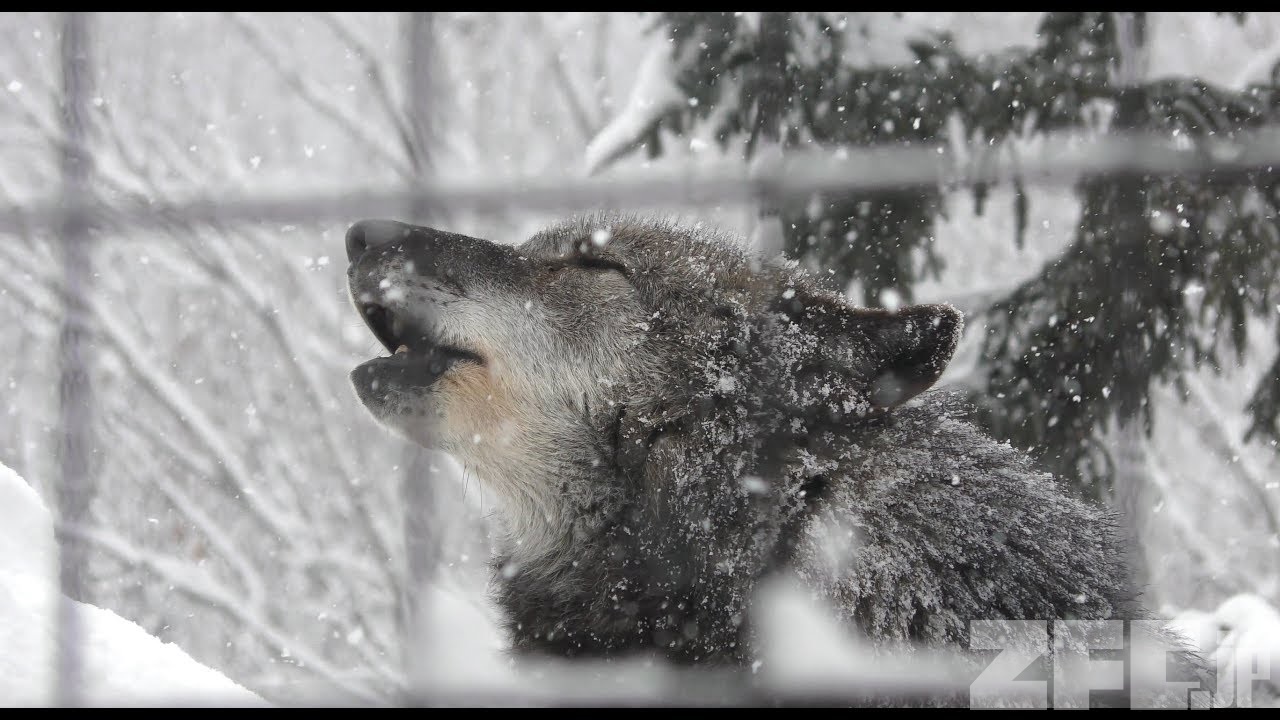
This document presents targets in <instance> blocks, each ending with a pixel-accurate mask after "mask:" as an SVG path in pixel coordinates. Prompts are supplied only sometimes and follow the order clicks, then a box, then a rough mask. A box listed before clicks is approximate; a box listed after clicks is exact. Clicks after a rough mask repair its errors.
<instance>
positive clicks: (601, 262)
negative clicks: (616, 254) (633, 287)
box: [573, 255, 627, 275]
mask: <svg viewBox="0 0 1280 720" xmlns="http://www.w3.org/2000/svg"><path fill="white" fill-rule="evenodd" d="M573 264H574V265H577V266H578V267H584V268H590V269H593V270H615V271H617V272H620V273H622V274H623V275H626V274H627V267H626V266H625V265H623V264H622V263H620V262H615V261H613V260H607V259H605V258H602V257H597V256H595V255H575V256H574V257H573Z"/></svg>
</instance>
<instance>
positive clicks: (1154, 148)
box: [0, 126, 1280, 232]
mask: <svg viewBox="0 0 1280 720" xmlns="http://www.w3.org/2000/svg"><path fill="white" fill-rule="evenodd" d="M1027 145H1028V147H1024V148H1021V149H1019V150H1018V151H1017V152H1016V153H1014V152H1000V150H1002V149H1003V146H1001V145H989V144H987V143H977V144H969V145H964V144H960V145H930V146H918V147H903V146H877V147H866V148H849V149H845V148H841V149H839V150H835V151H832V150H818V149H812V148H796V149H794V150H790V151H787V152H784V153H775V154H772V155H767V156H766V155H762V156H760V157H758V158H757V159H755V160H754V161H752V162H750V163H744V162H742V161H739V160H729V159H717V160H710V161H707V162H699V163H697V164H691V165H688V166H685V167H651V168H647V169H637V170H633V171H629V172H627V173H626V174H625V175H621V174H620V176H619V177H617V178H613V179H609V178H601V177H589V176H587V175H586V174H585V173H577V174H574V173H567V174H563V175H558V176H557V175H548V174H540V175H534V176H527V177H512V178H499V179H494V178H488V177H479V178H447V179H435V180H427V181H423V182H421V183H418V184H416V185H415V186H413V187H405V186H404V185H403V184H399V185H398V186H396V187H388V188H384V189H376V190H353V189H350V188H346V189H335V190H331V191H317V192H313V193H307V194H299V193H291V194H271V193H254V194H252V195H242V196H234V195H225V194H224V195H219V196H217V197H211V196H197V197H190V198H186V199H160V200H147V201H141V200H135V201H106V200H102V199H99V198H95V197H92V196H86V197H78V198H67V199H66V201H65V202H64V201H63V200H61V199H58V200H47V201H36V202H32V203H28V204H26V205H25V206H16V207H9V208H4V209H0V232H20V231H30V230H32V229H50V228H54V227H57V226H58V224H59V223H60V222H61V219H62V218H63V217H64V216H65V214H66V213H67V212H69V211H73V210H74V211H80V212H83V213H85V214H87V215H89V216H90V217H92V218H93V219H94V221H95V225H97V226H100V227H105V228H107V229H122V228H130V227H143V228H145V227H150V228H157V227H164V226H169V225H171V224H172V223H174V222H185V223H189V224H214V225H217V224H225V223H236V222H273V223H297V222H308V221H311V222H324V221H350V220H352V219H355V218H362V217H372V216H385V217H397V216H400V215H401V214H402V213H404V212H405V208H409V207H428V208H430V207H449V208H451V209H458V210H479V211H483V210H511V209H524V210H530V211H571V210H584V209H593V208H642V207H655V206H691V205H701V206H714V205H721V204H743V203H753V202H767V203H776V202H785V201H794V200H804V199H807V198H810V197H813V196H815V195H823V194H829V193H848V192H868V193H872V192H875V191H880V190H892V189H897V188H903V187H927V186H942V187H957V186H964V185H973V184H976V183H999V182H1006V181H1012V180H1015V179H1017V180H1020V181H1021V182H1022V183H1024V184H1028V185H1032V184H1034V185H1062V184H1070V183H1073V182H1075V181H1076V180H1078V179H1079V178H1081V177H1084V176H1109V175H1134V174H1136V175H1151V176H1206V175H1208V176H1212V177H1215V178H1219V179H1223V180H1228V179H1231V178H1233V177H1239V176H1242V175H1245V174H1248V173H1251V172H1257V171H1272V170H1274V169H1275V168H1276V167H1277V166H1280V127H1277V126H1263V127H1259V128H1256V129H1252V130H1248V131H1240V132H1238V133H1234V134H1233V135H1231V136H1230V137H1227V136H1222V135H1218V136H1207V137H1198V138H1192V137H1190V136H1188V135H1185V134H1180V135H1153V134H1145V133H1144V134H1105V135H1097V136H1092V137H1084V136H1080V135H1073V134H1067V133H1051V134H1047V135H1044V136H1041V137H1038V138H1035V139H1034V141H1032V142H1028V143H1027ZM977 157H981V158H982V160H981V161H975V160H972V158H977Z"/></svg>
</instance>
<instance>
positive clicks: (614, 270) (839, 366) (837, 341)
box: [347, 216, 961, 541]
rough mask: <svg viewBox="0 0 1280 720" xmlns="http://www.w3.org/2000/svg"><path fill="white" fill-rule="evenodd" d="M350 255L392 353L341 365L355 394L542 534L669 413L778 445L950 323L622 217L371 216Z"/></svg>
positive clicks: (646, 441) (353, 277) (854, 409)
mask: <svg viewBox="0 0 1280 720" xmlns="http://www.w3.org/2000/svg"><path fill="white" fill-rule="evenodd" d="M347 254H348V258H349V259H350V262H351V264H350V268H349V270H348V280H349V286H350V291H351V296H352V298H353V300H354V302H355V305H356V308H357V310H358V311H359V313H360V315H361V316H362V317H363V318H364V320H365V322H366V323H368V325H369V327H370V328H371V329H372V330H373V333H374V335H376V336H377V338H378V340H379V341H381V343H382V344H383V345H384V346H385V347H386V349H387V350H388V351H389V352H390V355H389V356H385V357H379V358H374V359H372V360H370V361H368V362H366V363H364V364H362V365H360V366H359V367H357V368H356V369H355V370H354V371H353V372H352V373H351V379H352V382H353V384H354V385H355V388H356V391H357V393H358V394H359V396H360V399H361V400H362V401H363V403H364V405H365V406H366V407H367V408H368V409H369V411H370V412H371V413H372V414H373V415H374V417H375V418H376V419H377V420H378V421H379V422H381V423H382V424H384V425H385V426H387V427H389V428H390V429H392V430H393V431H395V432H397V433H399V434H401V435H403V436H405V437H407V438H409V439H411V440H413V441H416V442H418V443H421V444H422V445H425V446H428V447H433V448H437V449H440V450H443V451H445V452H448V453H450V454H452V455H454V456H455V457H457V458H458V459H460V460H461V461H462V462H463V463H464V464H466V465H467V466H468V467H470V468H471V469H473V470H474V472H475V473H476V474H477V475H478V476H479V478H480V479H481V481H482V482H484V483H486V484H487V485H489V486H490V489H491V490H493V491H495V492H496V493H497V494H498V495H499V496H500V497H502V498H503V499H505V500H507V501H508V515H510V516H512V517H510V518H509V519H510V520H512V521H513V522H514V527H515V528H516V530H517V533H520V532H524V533H526V534H529V535H531V536H532V535H537V536H539V537H541V538H543V539H544V540H546V539H551V538H554V537H555V536H557V535H563V534H564V533H566V532H571V531H572V529H573V526H574V525H575V524H576V523H579V522H580V518H579V517H577V516H575V515H574V513H573V512H572V510H571V509H572V508H573V507H575V506H580V507H594V508H599V507H600V506H602V505H608V504H609V503H610V502H611V501H612V499H616V496H617V495H618V493H621V492H623V490H622V489H620V487H619V483H618V482H617V481H616V480H615V478H616V477H619V476H620V475H626V474H628V473H632V474H633V475H634V473H635V472H636V468H642V467H643V465H644V464H645V463H646V462H648V461H649V459H650V456H651V455H652V453H653V452H654V450H655V446H660V445H661V444H662V438H663V435H664V429H666V428H670V427H673V426H676V425H679V426H680V427H681V428H682V430H681V432H682V436H683V437H684V438H686V440H687V439H688V437H689V434H690V433H693V434H694V435H700V436H701V437H702V440H703V441H705V442H703V443H702V445H708V444H712V443H714V442H715V440H714V438H713V437H712V436H714V435H716V434H717V433H730V434H736V435H739V436H744V437H745V436H750V437H752V438H754V439H755V440H754V441H757V442H759V443H767V442H776V443H781V445H783V446H787V444H788V443H792V442H795V443H800V444H803V438H804V436H805V435H806V433H808V432H810V431H812V430H814V429H815V428H816V426H819V425H821V426H826V427H830V426H838V425H849V426H853V425H857V424H859V423H865V422H873V421H874V419H875V418H877V417H878V416H880V415H882V414H884V413H885V412H886V411H888V410H890V409H892V408H893V407H894V406H896V405H899V404H901V403H903V402H905V401H907V400H909V399H910V398H912V397H913V396H915V395H916V394H918V393H920V392H922V391H923V390H925V389H926V388H928V387H929V386H930V385H932V384H933V383H934V382H935V381H936V380H937V379H938V377H939V376H940V375H941V373H942V371H943V369H944V368H945V366H946V364H947V362H948V360H949V359H950V357H951V354H952V352H953V351H954V349H955V345H956V341H957V338H958V336H959V330H960V326H961V318H960V315H959V313H958V312H957V311H956V310H955V309H953V308H951V307H950V306H943V305H926V306H914V307H907V308H903V309H901V310H898V311H896V312H890V311H886V310H878V309H858V308H853V307H850V306H849V305H847V304H846V303H845V302H844V300H843V299H842V297H841V296H839V295H837V294H834V293H830V292H826V291H823V290H821V289H819V287H818V286H817V285H816V284H815V283H814V282H813V281H812V280H811V279H809V278H807V277H805V276H804V275H802V274H801V273H799V272H797V271H794V270H793V269H790V268H787V267H779V266H773V265H769V264H766V263H763V262H761V261H759V260H757V259H755V258H753V257H752V256H751V255H750V254H749V253H747V252H746V251H744V250H743V249H742V248H741V247H740V246H739V244H738V243H736V242H735V241H734V240H732V239H731V238H729V237H727V236H724V235H721V234H718V233H715V232H712V231H708V230H706V229H702V228H696V227H695V228H688V227H678V226H675V225H669V224H664V223H661V222H653V221H647V220H639V219H635V218H629V217H622V216H597V217H588V218H584V219H579V220H573V221H570V222H567V223H564V224H562V225H559V226H556V227H553V228H551V229H549V230H546V231H544V232H541V233H539V234H537V235H535V236H534V237H533V238H531V239H529V240H527V241H526V242H524V243H522V244H519V245H510V244H500V243H494V242H489V241H486V240H481V239H477V238H471V237H465V236H461V235H455V234H452V233H447V232H441V231H439V230H433V229H431V228H426V227H418V226H413V225H406V224H402V223H398V222H392V221H385V220H368V221H363V222H360V223H357V224H355V225H354V226H352V228H351V229H350V231H349V233H348V235H347ZM693 445H698V443H693ZM693 445H690V444H689V443H688V442H685V443H684V445H682V447H686V446H687V447H688V448H690V449H688V450H687V451H688V452H694V450H693V449H692V447H693ZM739 470H741V471H743V472H748V473H750V472H753V471H754V469H753V468H739ZM640 474H641V475H643V472H641V473H640ZM668 474H669V473H668ZM566 495H568V496H570V497H566ZM524 539H525V540H530V541H532V540H531V538H524Z"/></svg>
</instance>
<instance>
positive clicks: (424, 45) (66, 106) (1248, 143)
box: [0, 12, 1280, 706]
mask: <svg viewBox="0 0 1280 720" xmlns="http://www.w3.org/2000/svg"><path fill="white" fill-rule="evenodd" d="M403 23H404V39H405V43H406V54H405V59H404V62H405V69H406V74H405V76H406V77H407V78H409V87H407V88H406V97H407V98H408V104H409V106H410V108H411V110H412V118H413V133H414V135H415V138H416V147H418V148H419V150H420V151H421V153H422V156H421V157H418V158H415V167H416V168H418V169H420V170H422V169H424V168H426V167H428V166H429V162H427V159H428V157H429V150H430V143H431V137H432V135H431V126H430V123H429V117H430V113H429V112H428V111H427V104H428V103H427V101H428V98H429V96H430V95H429V94H430V83H431V80H432V74H431V73H432V70H431V63H430V52H431V51H432V49H433V48H432V21H431V14H430V13H406V14H405V15H404V20H403ZM92 27H93V23H92V21H91V17H90V16H89V14H87V13H76V12H71V13H66V14H65V17H64V20H63V23H62V30H63V36H62V43H61V50H60V52H61V73H62V83H63V113H62V120H63V129H64V131H65V135H66V138H67V140H68V142H67V143H66V144H65V146H64V147H62V149H61V169H62V170H61V172H62V185H61V190H60V192H59V194H58V195H57V197H53V198H48V199H46V200H44V201H42V202H34V203H29V204H26V205H24V206H18V207H9V208H5V209H0V232H25V231H30V230H32V229H33V228H37V229H46V230H55V231H56V232H57V234H58V235H59V236H60V238H61V241H62V249H63V254H62V274H63V277H64V282H65V285H66V289H67V294H66V302H65V307H64V309H63V314H62V318H61V328H60V333H59V339H60V340H59V342H60V353H61V360H62V366H61V381H60V396H59V397H60V413H61V421H62V427H64V428H65V434H64V436H63V440H62V443H61V447H60V452H59V463H60V475H59V478H58V484H57V493H56V496H57V508H58V512H59V515H60V517H59V523H60V525H62V526H64V527H81V526H83V525H84V524H85V520H86V519H87V508H88V504H89V502H90V501H91V499H92V498H93V495H94V489H95V488H94V480H93V478H92V477H91V476H90V472H89V464H88V460H87V456H88V455H87V454H88V452H89V448H92V447H93V446H94V439H93V438H92V437H91V432H92V431H91V423H90V418H91V415H92V413H93V398H94V389H93V387H92V386H91V385H90V376H89V374H88V372H87V368H88V367H89V365H90V362H91V358H90V357H89V352H90V349H89V347H88V345H87V343H86V341H85V335H84V323H85V322H86V318H85V314H84V308H85V303H86V299H87V298H88V297H90V296H91V294H92V293H93V291H94V288H93V282H92V278H93V273H92V268H91V266H90V264H89V263H90V255H89V252H88V251H89V244H90V243H91V242H92V236H91V233H90V231H91V229H94V228H98V229H116V230H119V229H125V228H129V229H136V228H162V227H164V226H165V225H166V224H167V223H169V222H171V221H174V220H181V221H183V222H185V223H188V224H192V223H215V224H222V225H225V224H234V223H249V222H266V221H270V222H277V223H288V222H298V221H318V220H354V219H358V218H364V217H378V216H390V217H401V216H403V215H404V214H407V215H408V216H409V217H410V218H413V219H420V218H423V217H426V216H429V215H430V214H431V212H432V209H433V208H441V207H448V208H467V209H472V210H487V209H500V208H520V209H525V210H543V211H552V210H555V211H572V210H584V209H596V208H602V207H610V208H613V207H630V208H639V207H657V206H664V205H684V206H688V205H717V204H725V203H742V204H748V203H764V204H769V205H772V204H775V203H777V202H780V201H787V200H797V199H805V198H809V197H812V196H814V195H822V194H825V193H836V192H854V191H874V190H885V189H891V188H898V187H905V186H939V185H940V186H944V187H949V186H963V185H970V184H974V183H979V182H982V183H987V182H999V181H1005V180H1010V179H1013V178H1018V179H1020V180H1021V181H1022V182H1023V183H1036V184H1067V183H1072V182H1074V181H1076V180H1077V179H1078V178H1080V177H1081V176H1085V175H1121V174H1139V175H1212V176H1214V177H1224V178H1225V177H1230V176H1234V175H1238V174H1240V173H1246V172H1250V171H1258V170H1267V171H1270V170H1273V169H1274V167H1275V166H1276V165H1278V164H1280V128H1277V127H1264V128H1260V129H1256V130H1253V131H1249V132H1241V133H1238V134H1236V135H1234V136H1232V137H1209V138H1203V139H1196V140H1193V139H1191V138H1188V137H1186V136H1151V135H1136V136H1132V135H1131V136H1119V135H1104V136H1097V137H1081V136H1078V135H1050V136H1048V137H1046V138H1044V139H1043V141H1042V142H1038V143H1037V144H1036V147H1034V148H1032V149H1030V150H1025V149H1024V150H1023V151H1022V152H1019V153H1016V154H1013V153H1001V152H998V150H999V148H996V152H995V157H994V158H990V159H989V161H987V162H982V163H970V162H967V161H966V157H968V156H970V155H972V154H975V153H987V152H990V151H991V150H992V149H991V148H990V147H988V146H986V145H980V146H974V147H973V148H967V149H966V148H963V147H960V148H957V147H954V146H930V147H891V148H880V147H872V148H861V149H849V150H841V151H839V152H832V151H821V150H801V151H796V152H788V153H787V154H785V155H780V156H772V157H768V158H763V159H760V160H757V161H756V162H754V163H751V164H743V163H741V162H733V161H721V162H711V163H707V164H703V165H699V166H697V167H687V168H681V169H671V168H664V169H652V170H646V171H639V172H636V173H633V174H630V175H629V176H627V177H616V178H608V179H600V178H592V177H585V176H584V175H583V174H581V173H578V174H573V173H570V174H566V175H564V176H556V177H548V176H537V177H523V178H508V179H502V180H495V179H492V178H485V177H477V178H469V179H457V178H451V179H449V180H448V181H447V182H445V181H442V180H440V179H433V178H431V177H429V176H428V175H426V174H425V171H424V173H423V174H422V175H421V176H420V177H419V178H418V179H417V181H416V182H414V183H412V184H411V185H408V186H402V187H386V188H381V189H377V190H368V189H362V188H335V189H334V190H333V191H332V192H329V193H320V194H306V195H294V194H282V195H275V196H263V195H261V194H255V195H253V196H239V197H235V196H218V197H191V198H188V199H183V200H162V201H158V202H154V203H152V202H147V203H143V202H140V201H139V202H129V201H108V200H105V199H103V198H101V197H100V196H99V195H98V194H96V193H95V192H94V183H93V172H92V162H91V160H92V158H89V157H88V156H87V155H86V153H85V151H84V150H83V147H84V138H85V129H86V122H87V111H86V108H87V107H88V103H89V102H90V97H89V90H90V88H89V77H90V74H91V71H92V69H93V55H92V47H93V40H94V37H93V33H92ZM407 485H408V486H414V485H415V484H414V483H407ZM417 485H420V484H417ZM431 511H432V508H430V507H429V505H428V500H427V499H426V498H424V497H422V496H421V495H420V494H413V493H410V494H408V495H406V504H405V508H404V512H405V513H406V515H407V516H408V518H409V519H410V521H409V522H407V523H406V528H410V529H412V528H416V527H417V525H416V524H415V523H414V522H412V518H415V517H418V518H422V517H428V516H429V513H430V512H431ZM407 532H409V533H410V536H409V537H407V538H406V541H407V542H406V545H407V547H408V548H411V549H412V552H410V564H409V565H410V567H409V572H408V577H409V578H410V582H411V583H412V584H413V585H415V586H417V585H419V584H421V583H424V582H426V580H427V577H428V576H429V574H430V568H429V567H426V566H422V565H421V564H416V563H415V562H414V558H427V557H430V553H429V552H426V551H425V550H424V547H425V546H424V543H426V542H429V539H424V538H423V537H421V536H415V535H412V530H408V531H407ZM75 547H76V543H63V545H62V552H61V555H60V572H59V579H60V583H61V590H62V592H63V593H64V594H65V595H68V596H70V597H73V598H80V597H84V596H85V592H84V590H85V578H86V561H87V559H86V556H85V553H84V552H83V551H80V550H76V549H75ZM412 595H415V596H420V594H419V593H412ZM420 610H421V609H420V608H419V609H418V610H417V611H413V612H410V613H409V615H408V617H407V619H406V622H408V623H409V625H410V626H411V625H412V624H413V620H412V618H413V617H415V616H416V614H417V613H418V612H420ZM58 630H59V636H60V638H59V642H58V648H59V655H58V667H57V681H58V682H57V688H58V690H57V693H56V698H57V702H58V704H60V705H63V706H75V705H78V704H81V703H82V702H83V698H81V697H79V696H78V695H77V690H76V688H78V687H80V680H81V674H82V673H83V665H82V662H81V658H80V657H79V648H80V647H81V643H80V642H78V638H80V635H81V633H82V632H83V628H81V627H79V626H78V625H77V621H76V618H75V616H74V614H71V613H67V612H63V613H62V615H61V617H60V618H59V626H58ZM402 637H403V638H405V647H404V648H403V650H404V653H403V656H402V657H403V659H404V661H405V663H406V665H407V666H408V667H409V668H411V669H412V668H415V666H417V665H419V664H420V663H421V659H420V658H418V657H417V656H416V655H415V652H414V644H415V643H416V642H421V640H422V636H421V634H420V633H418V632H416V631H415V630H413V629H412V628H411V627H406V628H405V632H403V633H402ZM426 672H428V671H427V670H426V669H424V668H421V667H418V668H417V669H416V670H413V671H412V672H411V673H409V675H408V677H410V678H413V677H422V676H423V674H424V673H426ZM689 673H690V671H681V674H680V675H679V676H678V677H679V678H680V679H672V678H675V677H676V676H664V677H667V679H668V680H669V682H663V683H659V684H657V685H655V686H653V688H652V689H651V690H648V691H646V690H636V689H635V688H634V687H633V688H632V689H631V690H630V691H627V692H624V693H622V694H619V693H618V692H613V691H611V690H609V689H608V688H604V689H599V686H598V685H595V684H591V683H586V684H583V685H581V686H579V687H577V688H576V690H574V691H573V692H572V693H570V694H563V693H562V694H560V695H557V696H552V697H548V696H546V695H545V694H540V693H537V692H527V693H520V692H515V693H512V692H510V691H506V692H503V691H498V692H491V693H486V694H474V693H469V692H468V691H466V690H462V691H461V692H450V691H448V690H447V689H445V690H441V691H439V692H433V693H423V692H420V691H418V690H417V689H411V690H410V691H409V692H408V693H407V694H406V695H405V696H404V697H403V698H402V702H404V703H405V704H431V703H443V704H453V703H472V702H479V703H486V704H526V703H534V704H569V705H573V704H587V703H591V704H599V703H604V704H613V705H620V704H631V703H635V704H649V705H653V704H676V703H680V704H757V703H760V702H785V701H787V700H788V695H787V693H786V692H785V691H784V690H779V689H778V688H768V687H766V688H763V689H762V688H760V687H758V686H755V685H753V684H752V683H751V682H749V681H744V679H743V678H742V677H740V676H738V675H725V674H723V673H704V674H701V675H692V674H689ZM921 677H922V675H921V672H920V667H919V666H917V668H916V670H913V671H911V672H907V671H905V670H904V671H903V672H901V673H900V674H899V675H898V676H882V677H880V678H878V679H877V682H878V683H879V685H878V688H879V689H882V690H883V689H890V690H895V691H897V692H905V693H908V694H910V693H924V694H930V693H934V692H956V691H963V689H964V688H965V687H966V685H965V684H964V683H960V682H956V681H946V680H937V681H932V682H930V683H928V684H926V685H925V686H922V685H921V681H920V678H921ZM895 680H896V681H897V685H896V686H895V684H894V683H895ZM853 682H854V681H853V680H852V679H851V680H850V683H849V684H846V685H843V686H841V688H839V689H835V688H832V687H828V688H826V689H825V690H823V691H822V692H810V693H808V694H807V695H806V696H805V698H804V699H802V701H805V702H812V701H814V699H815V698H823V699H827V700H831V701H836V702H838V701H841V700H842V699H847V698H849V697H853V696H855V695H857V694H858V691H859V690H865V691H871V690H874V689H876V688H872V687H867V688H858V687H855V686H854V684H853ZM558 687H561V688H565V687H571V685H564V684H562V685H559V686H558ZM828 691H830V692H828ZM564 692H568V691H567V690H566V691H564ZM334 700H335V702H337V701H338V698H337V696H335V698H334Z"/></svg>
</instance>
